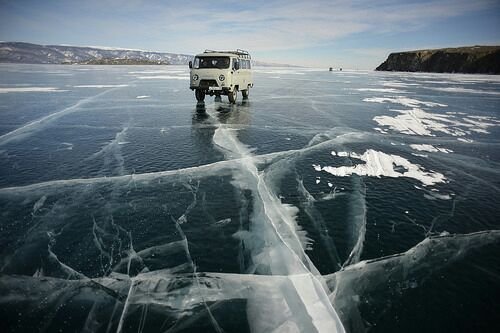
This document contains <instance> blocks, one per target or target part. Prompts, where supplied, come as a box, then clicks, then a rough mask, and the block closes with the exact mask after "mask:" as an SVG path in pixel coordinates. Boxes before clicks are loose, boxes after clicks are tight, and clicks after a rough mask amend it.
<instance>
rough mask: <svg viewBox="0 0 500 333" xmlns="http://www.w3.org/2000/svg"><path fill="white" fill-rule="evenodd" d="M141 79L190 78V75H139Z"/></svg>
mask: <svg viewBox="0 0 500 333" xmlns="http://www.w3.org/2000/svg"><path fill="white" fill-rule="evenodd" d="M137 78H138V79H139V80H189V76H174V75H156V76H138V77H137Z"/></svg>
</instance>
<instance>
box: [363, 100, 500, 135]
mask: <svg viewBox="0 0 500 333" xmlns="http://www.w3.org/2000/svg"><path fill="white" fill-rule="evenodd" d="M363 101H365V102H372V103H394V104H400V105H403V106H407V107H409V108H411V109H409V110H396V109H391V111H394V112H398V113H399V115H397V116H376V117H374V118H373V120H374V121H375V122H377V123H378V124H379V125H381V126H388V127H389V128H390V129H391V130H393V131H397V132H400V133H403V134H410V135H423V136H435V134H434V133H433V132H441V133H445V134H448V135H451V136H459V137H462V136H466V135H470V134H471V133H472V132H475V133H482V134H487V133H489V132H488V131H487V129H488V128H489V127H492V126H498V125H500V121H498V120H496V119H495V118H492V117H486V118H477V117H474V118H472V117H465V118H461V117H460V116H459V115H458V113H457V114H450V113H448V114H434V113H430V112H427V111H424V110H423V109H422V108H421V107H420V106H421V105H423V106H427V107H435V106H440V107H446V106H447V105H445V104H440V103H434V102H425V101H419V100H416V99H411V98H406V97H371V98H365V99H364V100H363ZM375 130H377V131H379V132H381V133H384V132H383V130H382V129H380V128H378V127H376V128H375Z"/></svg>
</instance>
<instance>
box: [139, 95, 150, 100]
mask: <svg viewBox="0 0 500 333" xmlns="http://www.w3.org/2000/svg"><path fill="white" fill-rule="evenodd" d="M149 97H151V96H148V95H140V96H137V97H136V98H137V99H144V98H149Z"/></svg>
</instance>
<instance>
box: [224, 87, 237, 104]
mask: <svg viewBox="0 0 500 333" xmlns="http://www.w3.org/2000/svg"><path fill="white" fill-rule="evenodd" d="M227 98H228V99H229V103H231V104H235V103H236V100H237V99H238V90H237V89H236V88H234V90H233V91H232V92H229V93H228V94H227Z"/></svg>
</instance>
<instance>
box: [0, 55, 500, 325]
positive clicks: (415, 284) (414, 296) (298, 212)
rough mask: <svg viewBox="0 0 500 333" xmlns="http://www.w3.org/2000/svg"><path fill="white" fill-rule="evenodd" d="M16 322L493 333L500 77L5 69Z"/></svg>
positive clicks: (5, 290)
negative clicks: (229, 93)
mask: <svg viewBox="0 0 500 333" xmlns="http://www.w3.org/2000/svg"><path fill="white" fill-rule="evenodd" d="M0 74H1V75H0V231H1V232H0V251H1V252H0V270H1V271H0V272H1V274H0V317H1V318H2V327H4V329H3V331H4V332H35V331H36V332H38V331H40V332H58V331H61V332H218V333H220V332H335V331H338V332H342V331H344V330H345V331H347V332H363V331H367V330H369V331H370V332H481V331H482V332H487V331H499V330H500V324H499V322H498V314H499V313H500V279H499V276H500V261H499V260H498V253H499V250H500V231H499V229H500V221H499V216H500V200H499V199H500V195H499V194H500V193H499V192H500V167H499V166H500V149H499V148H500V77H499V76H477V75H451V74H422V73H421V74H404V73H382V72H363V71H342V72H328V71H326V70H325V71H320V70H310V69H302V68H258V69H255V70H254V83H255V87H254V89H252V90H251V91H250V98H249V99H248V100H247V101H242V99H241V95H239V100H238V102H237V104H236V105H230V104H229V103H228V101H227V97H223V100H222V102H214V100H213V98H210V97H207V98H206V100H205V102H206V103H205V104H204V105H197V104H196V100H195V97H194V93H193V92H192V91H190V90H189V88H188V86H189V72H188V69H187V67H177V66H168V67H167V66H62V65H50V66H49V65H47V66H45V65H8V64H1V65H0Z"/></svg>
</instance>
